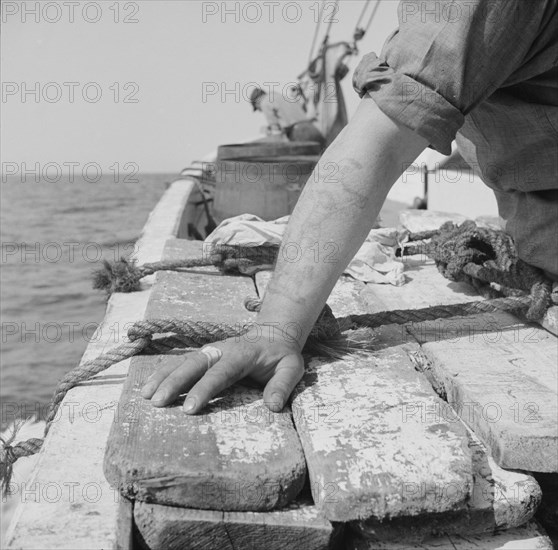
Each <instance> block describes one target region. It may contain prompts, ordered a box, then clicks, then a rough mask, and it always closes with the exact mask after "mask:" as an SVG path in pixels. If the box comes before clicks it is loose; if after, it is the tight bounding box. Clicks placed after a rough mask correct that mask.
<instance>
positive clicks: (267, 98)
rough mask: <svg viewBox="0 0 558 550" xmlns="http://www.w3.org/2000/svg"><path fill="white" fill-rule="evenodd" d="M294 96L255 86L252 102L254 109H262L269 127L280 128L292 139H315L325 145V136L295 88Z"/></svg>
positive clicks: (251, 96)
mask: <svg viewBox="0 0 558 550" xmlns="http://www.w3.org/2000/svg"><path fill="white" fill-rule="evenodd" d="M293 92H294V93H293V97H290V98H286V97H284V95H283V94H282V93H280V92H270V93H267V92H265V91H264V90H262V89H261V88H254V90H253V91H252V93H251V95H250V103H251V104H252V107H253V109H254V111H261V112H262V113H263V114H264V115H265V117H266V119H267V124H268V128H269V129H270V130H271V131H273V130H274V129H275V130H279V131H280V132H281V133H283V134H284V135H286V136H287V138H288V139H289V140H290V141H315V142H318V143H319V144H320V145H325V138H324V136H323V135H322V133H321V132H320V130H318V128H317V126H316V125H315V119H309V118H308V115H307V113H306V110H305V105H304V100H303V98H302V95H301V94H300V92H299V91H297V90H293Z"/></svg>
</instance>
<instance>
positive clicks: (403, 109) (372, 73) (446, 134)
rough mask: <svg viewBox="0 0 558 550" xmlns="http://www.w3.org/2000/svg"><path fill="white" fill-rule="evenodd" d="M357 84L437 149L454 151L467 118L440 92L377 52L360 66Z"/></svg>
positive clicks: (386, 111) (381, 107) (397, 119)
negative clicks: (403, 70) (388, 62)
mask: <svg viewBox="0 0 558 550" xmlns="http://www.w3.org/2000/svg"><path fill="white" fill-rule="evenodd" d="M353 86H354V88H355V90H356V91H357V93H358V94H359V95H360V97H363V96H364V95H368V96H369V97H371V98H372V99H373V100H374V101H375V102H376V104H377V105H378V107H379V108H380V109H381V110H382V111H383V112H384V113H385V114H386V115H387V116H389V117H390V118H392V119H394V120H395V121H397V122H399V123H400V124H403V125H404V126H406V127H407V128H410V129H411V130H413V131H414V132H416V133H417V134H419V135H420V136H422V137H423V138H425V139H426V140H427V141H428V142H429V144H430V146H431V147H432V148H433V149H436V150H437V151H439V152H440V153H442V154H443V155H450V154H451V143H452V141H453V140H454V139H455V135H456V133H457V131H458V130H459V128H461V126H463V123H464V122H465V117H464V116H463V114H462V113H461V111H460V110H459V109H457V108H456V107H454V106H453V105H452V104H451V103H449V101H447V99H445V98H444V97H443V96H442V95H440V94H439V93H438V92H436V91H435V90H433V89H432V88H429V87H428V86H426V85H424V84H422V83H421V82H419V81H418V80H415V79H414V78H412V77H410V76H408V75H406V74H403V73H399V72H397V71H394V70H393V69H392V68H391V67H390V66H389V65H388V64H387V63H386V62H385V61H382V60H380V59H378V57H377V56H376V55H375V54H368V55H367V56H365V57H364V59H363V60H362V61H361V63H360V65H359V66H358V67H357V68H356V70H355V73H354V76H353Z"/></svg>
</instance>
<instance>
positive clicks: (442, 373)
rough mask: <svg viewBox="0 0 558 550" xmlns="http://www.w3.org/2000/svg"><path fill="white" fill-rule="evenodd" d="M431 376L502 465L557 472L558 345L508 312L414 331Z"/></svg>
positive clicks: (418, 325)
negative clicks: (557, 367) (557, 366)
mask: <svg viewBox="0 0 558 550" xmlns="http://www.w3.org/2000/svg"><path fill="white" fill-rule="evenodd" d="M409 330H410V332H411V333H412V334H413V335H414V336H415V337H416V338H417V340H418V341H419V342H420V343H421V344H422V349H423V350H424V353H425V355H426V358H427V360H428V362H427V363H424V364H423V368H424V369H425V372H427V373H428V376H429V377H431V378H432V379H433V381H434V383H435V384H436V387H437V389H438V391H439V392H442V393H443V394H444V395H445V396H447V400H448V402H449V403H451V404H452V406H453V407H454V408H455V409H456V410H457V411H458V413H459V414H460V416H461V418H462V419H463V420H464V421H465V422H466V423H467V424H468V425H469V426H470V427H471V428H472V429H473V430H474V431H475V433H477V435H479V437H480V438H481V439H482V440H483V441H484V443H485V444H486V445H487V446H488V447H489V449H490V451H491V453H492V456H493V457H494V459H495V460H496V462H497V463H498V464H499V465H500V466H502V467H504V468H516V469H521V470H530V471H534V472H557V471H558V423H557V421H556V419H557V418H558V393H557V388H558V378H557V369H556V365H557V364H558V345H557V339H556V337H555V336H554V335H552V334H550V333H549V332H547V331H545V330H543V329H541V328H539V327H538V326H536V325H525V324H523V323H521V322H519V321H518V320H517V319H516V318H515V317H514V316H512V315H509V314H506V313H498V314H490V315H475V316H469V317H466V318H454V319H446V320H439V321H432V322H425V323H416V324H413V325H411V326H410V327H409Z"/></svg>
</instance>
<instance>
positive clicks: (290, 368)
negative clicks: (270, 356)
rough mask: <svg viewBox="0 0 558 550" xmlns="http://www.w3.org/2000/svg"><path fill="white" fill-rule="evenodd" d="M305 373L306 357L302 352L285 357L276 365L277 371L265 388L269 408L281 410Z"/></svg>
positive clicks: (274, 410) (266, 402)
mask: <svg viewBox="0 0 558 550" xmlns="http://www.w3.org/2000/svg"><path fill="white" fill-rule="evenodd" d="M303 375H304V359H303V358H302V355H300V354H297V353H296V354H295V353H292V354H289V355H286V356H285V357H283V358H282V359H281V360H280V361H279V363H277V366H276V367H275V373H274V375H273V376H272V378H271V380H270V381H269V382H268V383H267V385H266V387H265V389H264V394H263V395H264V403H265V404H266V405H267V407H268V408H269V410H271V411H273V412H280V411H281V409H283V407H284V406H285V403H286V402H287V400H288V399H289V397H290V396H291V393H292V392H293V390H294V388H295V386H296V385H297V384H298V383H299V382H300V380H301V378H302V376H303Z"/></svg>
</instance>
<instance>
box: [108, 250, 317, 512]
mask: <svg viewBox="0 0 558 550" xmlns="http://www.w3.org/2000/svg"><path fill="white" fill-rule="evenodd" d="M188 246H189V245H188ZM167 250H168V249H167ZM253 292H254V290H253V283H252V281H251V279H249V278H243V277H226V276H222V275H220V274H217V275H208V274H202V273H197V272H196V273H190V272H188V273H175V272H160V273H158V274H157V279H156V283H155V285H154V287H153V290H152V295H151V299H150V301H149V304H148V307H147V312H146V318H148V319H149V318H161V317H167V318H168V317H171V318H186V319H193V320H204V321H213V322H220V323H227V324H235V323H245V322H247V321H249V320H250V319H253V314H251V313H249V312H247V311H246V310H245V309H244V307H243V299H244V297H245V296H246V295H247V294H253ZM180 361H181V357H180V355H178V356H177V355H167V356H156V357H141V358H135V359H134V360H133V361H132V365H131V367H130V372H129V375H128V379H127V380H126V383H125V385H124V388H123V392H122V397H121V401H120V406H121V410H126V411H127V412H128V414H127V415H125V417H123V418H121V419H117V421H115V422H114V424H113V428H112V431H111V436H110V440H109V445H108V448H107V453H106V456H105V473H106V475H107V478H108V479H109V481H111V483H112V484H113V485H114V486H117V487H118V488H119V489H120V490H121V491H122V492H123V494H125V495H126V496H128V497H129V498H135V499H137V500H149V501H152V502H157V503H161V504H170V505H177V506H184V507H191V508H202V509H213V510H252V511H261V510H270V509H273V508H276V507H281V506H284V505H285V504H287V503H288V502H289V501H291V500H292V499H293V498H295V497H296V495H297V494H298V492H299V491H300V489H301V488H302V485H303V483H304V479H305V473H306V466H305V462H304V456H303V454H302V449H301V446H300V442H299V439H298V436H297V434H296V431H295V429H294V426H293V424H292V419H291V414H290V410H289V409H288V408H286V409H285V410H284V411H283V412H281V413H278V414H274V413H271V412H270V411H269V410H268V409H267V407H266V406H265V404H264V403H263V400H262V393H261V389H259V388H257V389H256V388H249V387H245V386H240V385H237V386H236V387H234V388H231V389H229V390H228V391H226V392H224V393H223V394H222V395H221V396H219V397H217V398H216V399H214V400H212V402H211V403H210V405H209V406H208V408H207V409H206V411H205V414H202V415H197V416H194V417H191V416H187V415H185V414H184V413H183V412H182V409H181V408H180V406H179V405H178V404H175V405H174V406H171V407H165V408H163V409H157V408H154V407H153V406H152V405H151V403H150V402H149V401H146V400H144V399H143V398H141V396H140V390H141V387H142V386H143V385H144V383H145V381H146V379H147V377H148V376H149V375H150V374H151V373H152V372H153V370H154V369H155V368H156V367H157V366H161V365H162V364H164V363H168V362H176V363H177V364H178V363H179V362H180Z"/></svg>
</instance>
